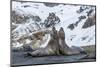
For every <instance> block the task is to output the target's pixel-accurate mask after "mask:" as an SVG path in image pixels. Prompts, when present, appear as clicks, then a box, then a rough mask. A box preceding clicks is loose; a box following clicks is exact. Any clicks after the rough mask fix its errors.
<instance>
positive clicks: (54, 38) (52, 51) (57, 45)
mask: <svg viewBox="0 0 100 67" xmlns="http://www.w3.org/2000/svg"><path fill="white" fill-rule="evenodd" d="M50 36H51V39H50V41H49V42H48V45H47V46H46V47H45V48H40V49H37V50H35V51H33V52H30V53H29V54H30V55H32V56H47V55H73V54H80V51H79V50H77V49H76V50H74V49H72V48H70V47H69V46H68V45H67V44H66V42H65V32H64V30H63V28H62V27H61V28H60V30H59V31H58V32H57V30H56V29H55V27H53V28H52V32H51V33H50Z"/></svg>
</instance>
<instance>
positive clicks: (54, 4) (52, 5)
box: [44, 3, 59, 7]
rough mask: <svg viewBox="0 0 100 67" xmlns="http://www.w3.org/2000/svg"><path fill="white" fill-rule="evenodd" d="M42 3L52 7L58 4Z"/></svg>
mask: <svg viewBox="0 0 100 67" xmlns="http://www.w3.org/2000/svg"><path fill="white" fill-rule="evenodd" d="M44 5H45V6H47V7H54V6H58V5H59V4H57V3H44Z"/></svg>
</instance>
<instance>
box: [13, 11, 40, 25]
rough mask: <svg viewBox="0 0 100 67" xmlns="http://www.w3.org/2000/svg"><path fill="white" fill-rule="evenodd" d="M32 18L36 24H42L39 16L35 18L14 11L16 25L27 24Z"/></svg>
mask: <svg viewBox="0 0 100 67" xmlns="http://www.w3.org/2000/svg"><path fill="white" fill-rule="evenodd" d="M30 18H32V20H33V21H36V22H40V21H41V18H40V17H39V16H33V15H24V14H23V15H21V14H19V13H18V12H16V11H12V16H11V19H12V22H14V23H16V24H22V23H25V22H26V21H27V20H29V19H30Z"/></svg>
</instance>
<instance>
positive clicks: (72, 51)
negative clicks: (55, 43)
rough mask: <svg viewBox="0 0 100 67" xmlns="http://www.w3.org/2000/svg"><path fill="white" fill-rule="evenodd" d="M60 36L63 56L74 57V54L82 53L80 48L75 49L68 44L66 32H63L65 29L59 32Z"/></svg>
mask: <svg viewBox="0 0 100 67" xmlns="http://www.w3.org/2000/svg"><path fill="white" fill-rule="evenodd" d="M58 36H59V45H60V52H61V54H63V55H73V54H80V51H81V50H79V49H80V48H79V49H78V48H77V49H74V48H71V47H69V46H68V45H67V44H66V42H65V32H64V30H63V28H62V27H61V28H60V30H59V32H58Z"/></svg>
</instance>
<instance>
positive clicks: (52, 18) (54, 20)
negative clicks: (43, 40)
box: [44, 13, 60, 27]
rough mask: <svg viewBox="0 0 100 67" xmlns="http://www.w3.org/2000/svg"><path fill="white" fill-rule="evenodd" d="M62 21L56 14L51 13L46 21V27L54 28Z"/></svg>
mask: <svg viewBox="0 0 100 67" xmlns="http://www.w3.org/2000/svg"><path fill="white" fill-rule="evenodd" d="M59 22H60V19H59V17H58V16H56V15H55V13H49V16H48V17H47V19H45V21H44V25H45V27H53V26H54V25H55V24H57V23H59Z"/></svg>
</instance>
